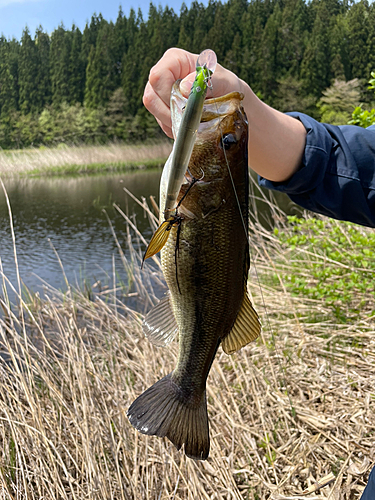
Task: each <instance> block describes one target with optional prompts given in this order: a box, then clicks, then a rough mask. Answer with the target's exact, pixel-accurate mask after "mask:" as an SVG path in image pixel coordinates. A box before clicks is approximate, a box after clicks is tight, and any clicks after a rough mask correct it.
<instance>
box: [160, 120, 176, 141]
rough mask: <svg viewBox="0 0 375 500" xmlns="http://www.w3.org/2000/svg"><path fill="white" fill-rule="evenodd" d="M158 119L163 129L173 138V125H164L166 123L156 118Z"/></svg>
mask: <svg viewBox="0 0 375 500" xmlns="http://www.w3.org/2000/svg"><path fill="white" fill-rule="evenodd" d="M156 121H157V122H158V124H159V126H160V128H161V129H162V131H163V132H164V133H165V134H166V135H167V136H168V137H170V138H171V139H173V132H172V129H171V127H168V126H167V125H164V123H161V121H160V120H158V119H157V118H156Z"/></svg>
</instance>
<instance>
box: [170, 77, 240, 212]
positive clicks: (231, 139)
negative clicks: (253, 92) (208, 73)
mask: <svg viewBox="0 0 375 500" xmlns="http://www.w3.org/2000/svg"><path fill="white" fill-rule="evenodd" d="M243 97H244V96H243V94H241V93H239V92H231V93H229V94H227V95H224V96H221V97H218V98H212V99H206V100H205V103H204V107H203V113H202V118H201V123H200V125H199V128H198V131H197V135H196V140H195V144H194V148H193V152H192V155H191V159H190V162H189V168H188V171H187V172H186V175H185V180H186V182H185V183H184V184H183V185H182V187H181V191H180V194H179V196H178V201H179V202H180V201H181V199H182V198H183V196H184V195H185V194H186V192H187V190H188V189H189V186H190V185H191V183H192V182H193V181H194V182H196V187H194V189H192V190H191V192H190V193H189V196H187V197H186V198H185V199H184V200H183V204H182V205H181V206H180V209H179V211H180V213H183V214H184V215H185V216H187V217H192V216H194V215H193V214H197V213H200V212H202V210H203V212H204V213H206V212H207V210H210V209H211V208H210V207H212V206H213V205H215V204H216V203H217V204H220V203H222V202H223V200H224V199H226V198H227V197H228V193H233V187H232V186H230V184H232V185H234V186H236V189H239V190H242V192H245V191H246V190H247V189H248V157H247V144H248V122H247V118H246V113H245V111H244V109H243V106H242V100H243ZM186 102H187V99H186V98H185V97H184V96H182V94H181V92H180V90H179V82H176V83H175V84H174V86H173V88H172V93H171V117H172V128H173V134H174V135H175V136H177V134H178V130H179V126H180V123H181V117H182V114H183V111H184V107H185V105H186ZM169 172H170V160H169V161H167V163H166V165H165V167H164V171H163V175H162V181H161V185H160V199H161V200H162V203H163V202H164V199H165V194H164V193H165V191H166V184H167V179H168V175H169ZM204 198H206V199H207V198H209V199H210V202H209V203H208V205H207V201H204ZM202 200H203V201H202ZM202 204H203V205H204V206H207V209H204V208H203V207H202Z"/></svg>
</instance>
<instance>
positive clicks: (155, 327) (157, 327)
mask: <svg viewBox="0 0 375 500" xmlns="http://www.w3.org/2000/svg"><path fill="white" fill-rule="evenodd" d="M142 330H143V333H144V334H145V336H146V337H147V338H148V339H149V341H150V342H151V343H152V344H154V345H156V346H158V347H164V346H166V345H167V344H169V343H170V342H172V340H173V339H174V338H175V336H176V335H177V333H178V326H177V322H176V318H175V316H174V313H173V310H172V304H171V299H170V293H167V295H166V296H165V297H163V298H162V299H161V300H160V302H158V303H157V304H156V306H155V307H153V308H152V309H151V311H150V312H148V313H147V314H146V317H145V319H144V320H143V323H142Z"/></svg>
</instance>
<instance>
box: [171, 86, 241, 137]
mask: <svg viewBox="0 0 375 500" xmlns="http://www.w3.org/2000/svg"><path fill="white" fill-rule="evenodd" d="M180 83H181V80H177V81H176V82H175V83H174V84H173V86H172V91H171V100H170V107H171V118H172V132H173V137H174V139H176V137H177V134H178V130H179V128H180V123H181V119H182V115H183V112H184V109H185V106H186V103H187V98H186V97H184V96H183V95H182V94H181V91H180ZM243 98H244V95H243V94H242V93H241V92H237V91H234V92H230V93H229V94H225V95H223V96H220V97H213V98H210V99H206V100H205V101H204V105H203V112H202V118H201V123H200V126H199V128H198V134H199V133H200V132H201V131H203V130H204V129H206V128H207V124H208V123H209V124H210V125H214V123H212V122H216V123H217V120H219V121H221V120H222V119H223V118H224V117H225V116H228V115H231V114H234V113H235V112H236V111H238V109H239V108H240V109H241V111H242V113H243V115H244V116H246V115H245V111H244V109H243V106H242V100H243ZM205 124H206V125H205Z"/></svg>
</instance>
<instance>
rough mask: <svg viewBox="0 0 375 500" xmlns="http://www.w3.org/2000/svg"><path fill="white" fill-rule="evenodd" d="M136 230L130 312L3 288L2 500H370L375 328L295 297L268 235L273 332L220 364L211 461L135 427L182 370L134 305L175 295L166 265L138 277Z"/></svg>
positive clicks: (257, 259) (70, 296)
mask: <svg viewBox="0 0 375 500" xmlns="http://www.w3.org/2000/svg"><path fill="white" fill-rule="evenodd" d="M145 210H146V212H147V213H148V215H149V218H150V222H151V224H155V218H154V217H153V215H152V214H151V212H150V211H149V210H148V209H147V207H146V206H145ZM274 215H275V218H276V219H277V220H278V221H279V222H278V225H279V227H282V228H283V230H284V231H287V230H288V228H287V225H285V224H284V218H283V216H282V214H280V213H279V212H277V213H276V209H275V213H274ZM128 222H129V230H128V240H127V245H128V250H130V253H127V255H130V257H129V256H128V257H127V256H126V254H125V253H123V254H122V257H123V263H124V266H125V268H126V270H127V272H128V274H129V277H130V282H131V284H132V285H131V288H130V289H129V290H128V293H127V297H125V299H124V300H119V298H118V294H116V286H114V290H106V291H102V292H95V290H94V293H89V294H88V293H84V292H83V291H80V290H77V289H74V288H73V287H72V286H69V287H68V289H67V291H66V292H65V293H61V292H58V291H57V290H53V289H51V288H50V287H48V286H46V291H45V298H44V299H43V300H41V299H40V298H39V297H38V296H31V295H30V296H29V297H28V299H27V300H26V299H23V298H22V297H24V295H22V293H21V292H20V287H21V286H22V282H21V279H22V277H20V280H19V285H17V286H16V287H15V290H16V292H17V297H18V307H15V306H12V305H11V304H10V303H9V301H8V300H7V297H6V294H5V293H4V292H5V285H7V286H8V287H9V286H11V285H10V284H9V283H7V280H6V277H5V276H4V275H2V279H3V298H2V300H1V307H2V311H3V313H2V316H1V318H0V349H1V362H0V381H1V391H0V420H1V426H0V491H1V492H2V498H5V499H16V498H17V499H19V498H22V499H41V498H43V499H45V500H52V499H66V500H68V499H69V500H71V499H76V500H81V499H83V498H89V499H93V500H94V499H98V500H99V499H100V500H102V499H113V500H114V499H116V500H118V499H121V500H127V499H132V500H133V499H134V500H141V499H145V500H146V499H147V500H151V499H152V500H154V499H155V500H167V499H168V500H178V499H179V500H182V499H184V500H185V499H186V500H187V499H192V500H193V499H194V500H196V499H207V500H209V499H218V500H224V499H225V500H229V499H236V500H244V499H252V500H263V499H273V500H282V499H284V500H287V499H292V498H294V499H299V498H301V499H302V498H309V499H331V500H339V499H357V498H359V497H360V494H361V492H362V490H363V488H364V485H365V483H366V479H367V477H368V472H369V469H370V466H371V464H372V462H374V460H375V451H374V450H375V447H374V443H375V390H374V387H375V355H374V352H375V336H374V333H375V330H374V323H373V320H371V319H370V318H369V317H368V316H367V313H366V314H363V315H358V317H357V319H356V320H355V321H351V322H349V323H343V322H338V321H337V318H336V316H335V315H334V314H332V311H331V309H330V307H329V306H328V305H324V304H323V305H322V302H321V301H318V300H313V299H311V298H308V297H304V296H294V295H292V293H291V291H290V290H289V288H288V287H287V286H286V282H285V281H284V276H285V274H286V272H285V269H286V268H288V269H289V271H290V269H291V267H293V262H291V259H290V255H288V253H286V251H285V248H284V247H283V245H282V243H280V241H279V240H278V239H277V238H276V236H275V235H274V233H272V232H269V231H266V230H265V229H263V228H262V226H260V224H259V223H257V222H256V221H255V222H253V223H252V227H251V230H252V235H253V237H252V270H251V279H250V284H249V290H250V293H251V294H252V297H253V301H254V303H255V306H256V309H257V310H258V312H259V314H260V316H261V320H262V324H263V333H262V336H261V338H260V339H259V340H258V341H257V342H256V343H253V344H251V345H249V346H247V347H245V348H244V349H242V351H241V352H239V353H236V354H235V355H233V356H227V355H225V354H224V353H223V352H221V351H220V352H219V353H218V356H217V359H216V360H215V362H214V364H213V367H212V369H211V372H210V375H209V379H208V385H207V388H208V392H207V397H208V412H209V419H210V435H211V452H210V457H209V459H208V460H207V461H206V462H194V461H192V460H190V459H187V458H186V457H185V456H184V454H183V453H182V452H177V451H176V450H175V449H174V447H173V445H171V443H170V442H169V441H167V440H165V439H160V438H156V437H148V436H143V435H141V434H139V433H138V432H137V431H135V430H134V429H133V428H132V427H131V425H130V424H129V422H128V420H127V417H126V409H127V408H128V406H129V405H130V404H131V402H132V401H133V400H134V399H135V398H136V397H137V396H138V395H139V394H140V393H141V392H142V391H143V390H145V389H146V388H147V387H149V386H150V385H151V384H153V383H154V382H155V381H156V380H157V379H159V378H161V377H162V376H164V375H166V374H167V373H169V372H170V371H171V370H172V369H173V366H174V365H175V363H176V355H177V345H176V344H172V345H171V346H169V347H168V348H165V349H158V348H155V347H153V346H152V345H151V344H150V343H149V342H148V340H147V339H145V338H144V337H143V334H142V332H141V320H142V314H141V313H140V312H137V311H136V310H134V309H133V308H131V307H130V306H128V305H126V304H127V302H126V299H128V300H134V299H135V298H136V299H138V301H139V303H140V304H142V308H137V309H138V310H140V309H141V310H142V311H144V310H146V309H147V308H149V307H150V305H151V304H152V303H155V300H156V297H155V294H154V292H153V284H155V283H159V284H160V283H162V281H163V278H162V275H161V271H160V266H159V263H158V259H157V258H154V260H153V261H152V262H151V264H148V262H146V264H145V268H144V270H143V271H142V272H141V271H140V262H141V255H140V253H139V251H136V250H135V249H134V248H133V246H132V237H131V235H132V234H133V240H134V238H136V239H141V235H140V234H139V233H137V232H136V228H135V227H133V228H130V223H131V220H129V221H128ZM343 230H345V228H343ZM134 235H135V236H134ZM137 248H138V246H137ZM15 250H16V249H15ZM120 251H122V249H120ZM304 257H305V259H307V260H311V259H313V258H315V257H314V255H310V254H308V253H307V252H306V253H305V255H304ZM318 257H319V255H318V254H317V255H316V258H318ZM295 269H297V270H298V269H300V272H301V273H302V272H304V269H303V267H302V266H295ZM295 272H296V271H295ZM114 276H115V270H114ZM275 276H276V277H277V282H276V281H275V280H274V277H275ZM270 277H272V279H270ZM115 285H116V283H115ZM17 290H18V291H17ZM367 298H368V299H370V298H371V300H373V294H372V295H371V293H370V292H369V295H368V297H367ZM265 305H266V306H265ZM317 317H319V318H321V320H320V321H317V320H316V318H317ZM309 493H311V494H310V495H308V494H309ZM306 495H308V496H307V497H306Z"/></svg>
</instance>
